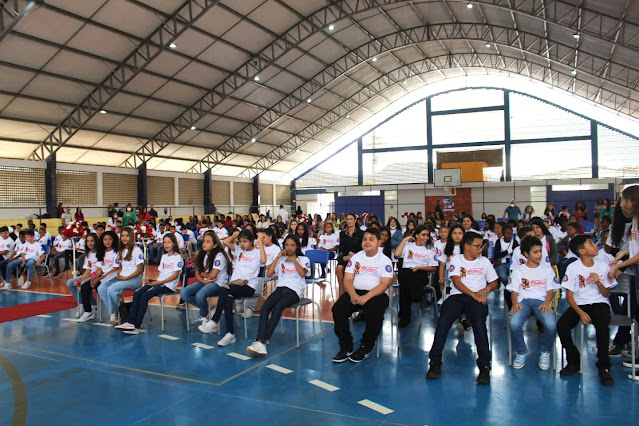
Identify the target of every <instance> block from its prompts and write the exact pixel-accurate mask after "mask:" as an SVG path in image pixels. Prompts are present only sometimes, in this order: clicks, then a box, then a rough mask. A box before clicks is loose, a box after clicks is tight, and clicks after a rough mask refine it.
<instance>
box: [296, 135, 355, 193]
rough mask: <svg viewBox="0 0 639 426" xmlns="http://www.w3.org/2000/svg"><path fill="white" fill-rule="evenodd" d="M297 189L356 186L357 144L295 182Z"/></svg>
mask: <svg viewBox="0 0 639 426" xmlns="http://www.w3.org/2000/svg"><path fill="white" fill-rule="evenodd" d="M296 185H297V187H298V188H318V187H319V188H321V187H324V186H344V185H357V143H353V144H351V145H349V146H348V147H346V148H345V149H343V150H342V151H340V152H338V153H336V154H335V155H333V156H332V157H330V158H329V159H327V160H326V161H324V162H323V163H322V164H320V165H318V166H317V167H315V168H314V169H313V170H311V171H310V172H308V173H307V174H306V175H304V176H302V177H301V178H300V179H298V180H297V182H296Z"/></svg>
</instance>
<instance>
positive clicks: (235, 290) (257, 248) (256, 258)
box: [198, 229, 266, 346]
mask: <svg viewBox="0 0 639 426" xmlns="http://www.w3.org/2000/svg"><path fill="white" fill-rule="evenodd" d="M236 238H237V239H238V244H237V246H236V245H235V243H233V240H235V239H236ZM260 238H264V237H263V234H260ZM254 241H255V235H254V234H253V231H251V230H250V229H245V230H243V231H242V232H240V231H235V232H234V233H233V235H231V236H230V237H226V238H225V239H224V244H225V245H226V246H227V247H228V248H229V249H230V250H231V251H233V252H234V256H235V260H234V264H233V275H232V276H231V280H230V281H229V283H228V284H226V285H224V286H222V288H221V289H220V294H219V297H218V300H217V307H216V308H215V313H214V314H213V317H212V318H211V320H210V321H208V322H207V323H206V324H202V325H200V326H199V327H198V329H199V330H200V331H201V332H202V333H213V332H214V331H217V327H218V322H219V321H220V318H221V317H222V314H223V313H224V314H225V316H224V317H225V321H226V334H225V335H224V337H223V338H222V339H221V340H220V341H219V342H217V344H218V346H227V345H229V344H231V343H235V342H236V339H235V326H234V324H233V305H234V304H235V300H236V299H242V298H247V297H251V296H253V294H255V292H256V291H259V292H260V294H261V290H262V289H261V288H260V286H262V285H263V284H262V280H260V279H259V273H260V266H261V265H264V263H266V252H265V251H264V244H262V242H261V241H259V240H257V244H256V245H254Z"/></svg>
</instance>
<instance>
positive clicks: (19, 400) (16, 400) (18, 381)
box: [0, 355, 27, 426]
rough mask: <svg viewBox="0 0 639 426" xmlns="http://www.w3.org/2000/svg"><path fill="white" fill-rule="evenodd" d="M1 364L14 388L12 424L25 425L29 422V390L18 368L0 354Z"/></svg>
mask: <svg viewBox="0 0 639 426" xmlns="http://www.w3.org/2000/svg"><path fill="white" fill-rule="evenodd" d="M0 366H2V368H4V371H6V373H7V376H9V381H10V382H11V388H12V389H13V418H12V419H11V425H15V426H17V425H24V424H26V423H27V391H26V390H25V388H24V382H23V381H22V378H21V377H20V374H19V373H18V370H16V368H15V367H14V366H13V364H11V362H10V361H9V360H8V359H7V358H5V357H3V356H2V355H0Z"/></svg>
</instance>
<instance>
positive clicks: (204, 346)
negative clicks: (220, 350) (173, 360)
mask: <svg viewBox="0 0 639 426" xmlns="http://www.w3.org/2000/svg"><path fill="white" fill-rule="evenodd" d="M191 346H195V347H196V348H202V349H213V348H215V346H209V345H205V344H204V343H193V344H192V345H191Z"/></svg>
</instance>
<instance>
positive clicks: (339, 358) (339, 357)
mask: <svg viewBox="0 0 639 426" xmlns="http://www.w3.org/2000/svg"><path fill="white" fill-rule="evenodd" d="M350 354H351V351H345V350H343V349H340V351H339V352H338V353H337V354H335V356H334V357H333V358H332V359H331V361H333V362H335V363H340V362H344V361H346V360H347V359H348V356H349V355H350Z"/></svg>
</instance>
